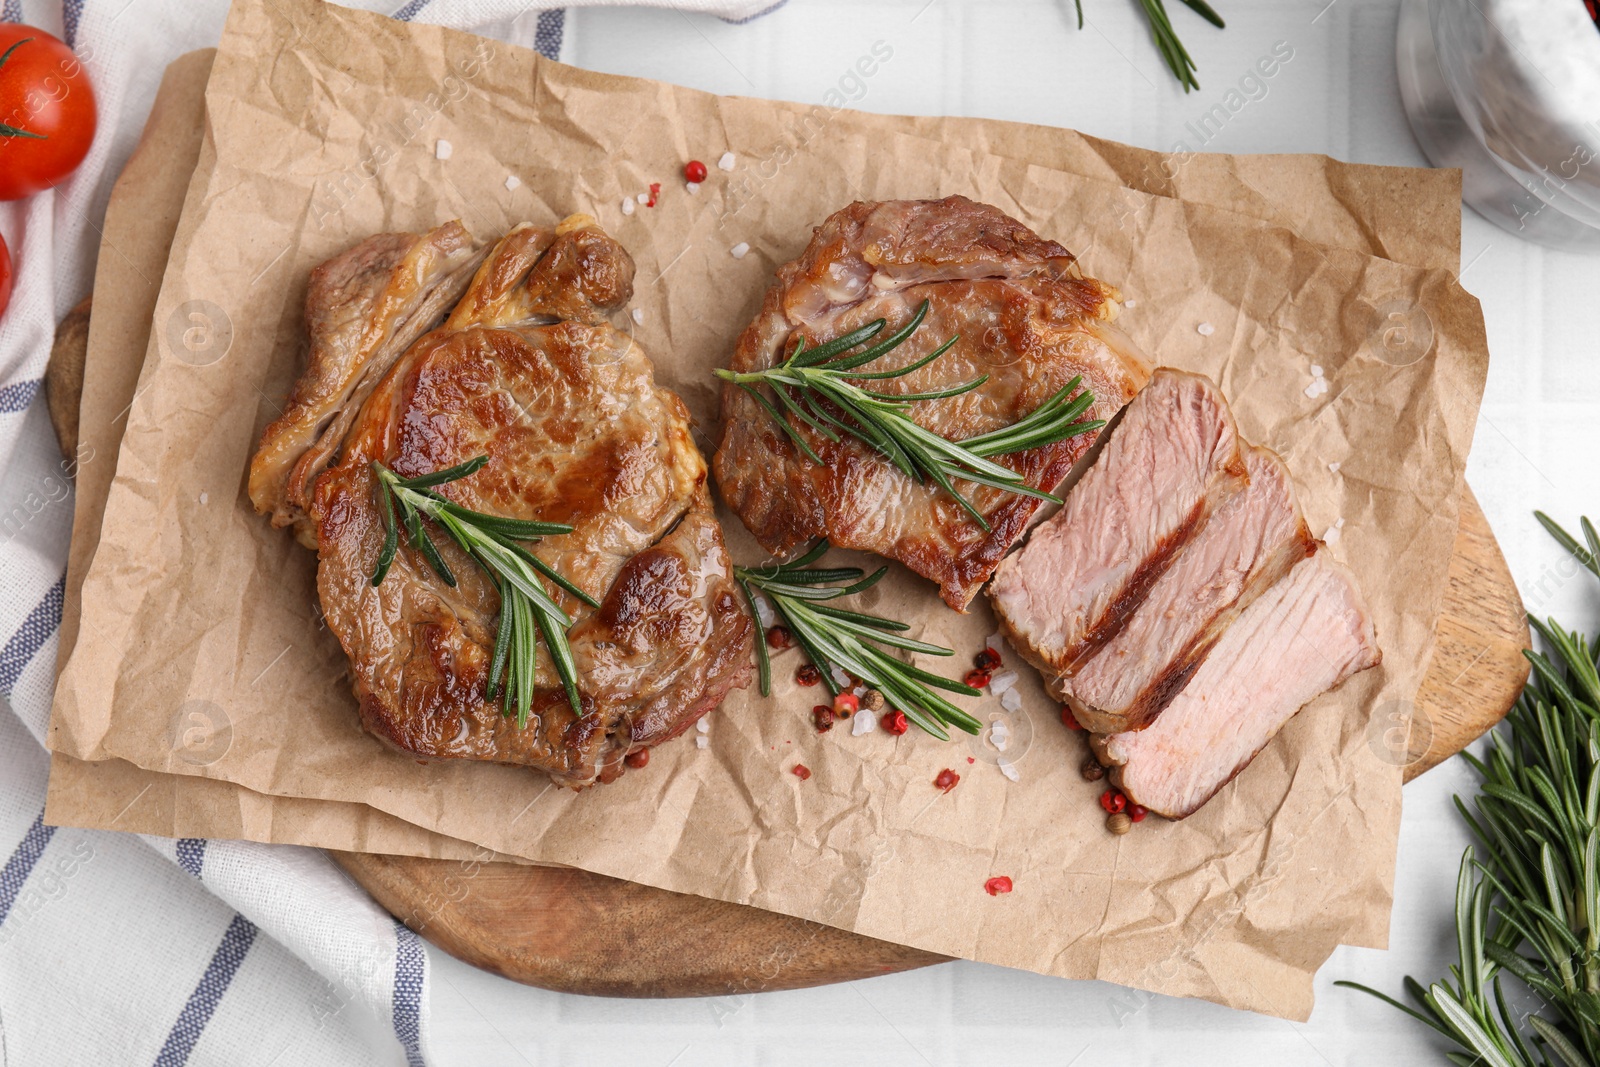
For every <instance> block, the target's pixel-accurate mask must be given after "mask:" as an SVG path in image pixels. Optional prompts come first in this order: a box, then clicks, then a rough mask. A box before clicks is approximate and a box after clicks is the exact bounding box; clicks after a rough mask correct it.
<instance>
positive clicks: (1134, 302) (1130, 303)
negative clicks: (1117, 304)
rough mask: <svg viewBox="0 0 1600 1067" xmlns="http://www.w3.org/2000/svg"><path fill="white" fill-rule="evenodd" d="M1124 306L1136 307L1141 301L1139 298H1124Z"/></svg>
mask: <svg viewBox="0 0 1600 1067" xmlns="http://www.w3.org/2000/svg"><path fill="white" fill-rule="evenodd" d="M1122 306H1123V307H1125V308H1136V307H1138V306H1139V301H1137V300H1124V301H1123V302H1122Z"/></svg>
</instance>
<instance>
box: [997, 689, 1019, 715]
mask: <svg viewBox="0 0 1600 1067" xmlns="http://www.w3.org/2000/svg"><path fill="white" fill-rule="evenodd" d="M1000 706H1001V707H1002V708H1005V709H1006V710H1007V711H1021V710H1022V694H1021V693H1019V692H1017V691H1016V690H1015V689H1007V690H1006V691H1005V692H1004V693H1001V694H1000Z"/></svg>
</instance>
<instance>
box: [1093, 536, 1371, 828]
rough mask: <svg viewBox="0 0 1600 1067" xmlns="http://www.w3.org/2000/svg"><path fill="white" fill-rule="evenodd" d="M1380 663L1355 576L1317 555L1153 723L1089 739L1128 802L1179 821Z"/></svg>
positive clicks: (1257, 609) (1255, 606) (1243, 619)
mask: <svg viewBox="0 0 1600 1067" xmlns="http://www.w3.org/2000/svg"><path fill="white" fill-rule="evenodd" d="M1381 659H1382V655H1381V653H1380V652H1379V651H1378V645H1377V641H1376V638H1375V637H1374V635H1373V629H1372V619H1371V616H1370V615H1369V614H1368V612H1367V607H1366V603H1365V602H1364V601H1363V600H1362V598H1361V593H1360V591H1359V590H1358V589H1357V588H1356V583H1355V579H1354V577H1353V576H1352V575H1351V574H1350V572H1349V571H1348V570H1347V569H1346V568H1345V567H1344V566H1343V565H1342V564H1340V563H1337V562H1335V561H1334V560H1333V559H1332V558H1331V557H1330V556H1329V555H1328V553H1327V552H1326V551H1317V552H1316V553H1315V554H1314V555H1312V556H1310V557H1309V558H1307V559H1304V560H1302V561H1301V562H1300V563H1298V564H1296V565H1295V566H1294V568H1293V569H1292V570H1291V571H1290V572H1289V573H1288V575H1287V576H1286V577H1284V578H1283V579H1282V580H1280V581H1279V582H1278V583H1277V584H1275V585H1273V586H1272V587H1271V588H1270V589H1268V590H1267V591H1266V592H1265V593H1263V594H1262V595H1261V596H1260V597H1258V598H1257V599H1256V600H1255V601H1254V602H1253V603H1252V604H1251V605H1250V606H1249V607H1247V608H1245V609H1244V611H1243V612H1242V613H1241V614H1240V615H1239V617H1238V619H1237V620H1235V621H1234V623H1233V625H1232V626H1230V627H1228V629H1227V631H1226V632H1225V633H1224V634H1223V635H1222V637H1221V639H1220V640H1218V642H1217V645H1216V647H1215V648H1214V649H1213V650H1212V652H1211V655H1209V656H1207V657H1206V659H1205V662H1203V663H1202V664H1201V665H1200V668H1199V669H1198V670H1197V671H1196V672H1195V673H1194V677H1193V678H1191V679H1190V681H1189V684H1188V686H1186V687H1185V688H1184V690H1183V692H1181V693H1179V694H1178V696H1177V697H1176V698H1175V699H1174V700H1173V701H1172V703H1171V704H1169V705H1167V708H1166V710H1165V711H1163V712H1162V713H1161V715H1160V716H1159V717H1158V718H1157V719H1156V720H1155V721H1154V722H1153V723H1151V724H1150V725H1149V726H1148V727H1146V728H1145V729H1143V730H1136V731H1131V732H1126V733H1118V734H1111V735H1109V736H1104V737H1098V738H1096V739H1095V740H1094V744H1095V748H1096V753H1097V755H1099V756H1100V758H1101V760H1102V762H1105V763H1107V764H1110V765H1111V766H1112V771H1111V781H1112V782H1113V784H1115V785H1116V786H1117V787H1118V788H1119V789H1121V790H1122V791H1123V792H1124V793H1126V794H1127V795H1128V799H1129V800H1130V801H1132V802H1133V803H1135V804H1142V805H1143V806H1144V807H1146V808H1148V809H1150V810H1151V811H1154V812H1156V813H1158V814H1161V815H1165V816H1167V817H1168V818H1172V819H1181V818H1183V817H1184V816H1186V815H1190V814H1193V813H1194V812H1195V811H1196V810H1198V809H1199V808H1200V806H1201V805H1203V804H1204V803H1205V802H1206V801H1208V800H1210V799H1211V797H1212V796H1214V795H1215V794H1216V792H1217V791H1218V790H1219V789H1221V788H1222V787H1223V786H1224V785H1226V784H1228V782H1229V781H1231V780H1232V779H1233V777H1234V776H1235V775H1237V774H1238V773H1239V772H1240V771H1242V770H1243V769H1244V768H1245V766H1246V765H1248V764H1249V763H1250V761H1251V760H1252V759H1254V758H1255V755H1256V753H1258V752H1260V751H1261V749H1262V748H1264V747H1265V746H1266V744H1267V742H1268V741H1270V740H1272V738H1273V737H1274V736H1275V735H1276V734H1277V732H1278V731H1279V730H1280V729H1282V728H1283V725H1284V723H1286V722H1288V721H1289V720H1290V719H1291V718H1292V717H1293V716H1294V714H1295V712H1297V711H1299V710H1300V709H1301V708H1302V707H1304V706H1305V705H1306V704H1308V703H1309V702H1310V701H1312V700H1313V699H1315V698H1316V697H1317V696H1319V695H1321V694H1322V693H1324V692H1326V691H1327V690H1329V689H1332V688H1333V687H1334V686H1336V685H1338V684H1339V683H1340V682H1342V681H1344V680H1345V679H1346V678H1348V677H1350V676H1351V675H1352V674H1355V673H1356V672H1358V671H1363V670H1366V669H1367V668H1368V667H1372V666H1375V665H1376V664H1377V663H1378V662H1379V661H1380V660H1381Z"/></svg>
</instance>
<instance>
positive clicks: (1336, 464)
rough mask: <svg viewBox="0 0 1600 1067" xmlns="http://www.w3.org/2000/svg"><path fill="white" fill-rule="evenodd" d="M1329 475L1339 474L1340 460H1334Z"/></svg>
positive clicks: (1330, 465) (1329, 466)
mask: <svg viewBox="0 0 1600 1067" xmlns="http://www.w3.org/2000/svg"><path fill="white" fill-rule="evenodd" d="M1328 473H1330V474H1338V473H1339V461H1338V460H1334V461H1333V462H1332V463H1330V464H1328Z"/></svg>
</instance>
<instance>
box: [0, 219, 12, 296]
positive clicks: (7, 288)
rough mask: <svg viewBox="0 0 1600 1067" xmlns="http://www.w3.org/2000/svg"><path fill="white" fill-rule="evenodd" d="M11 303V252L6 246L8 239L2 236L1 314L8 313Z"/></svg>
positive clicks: (0, 253) (0, 262) (0, 255)
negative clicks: (8, 305)
mask: <svg viewBox="0 0 1600 1067" xmlns="http://www.w3.org/2000/svg"><path fill="white" fill-rule="evenodd" d="M9 303H11V252H10V250H9V249H7V248H6V239H5V238H4V237H0V315H4V314H5V313H6V305H7V304H9Z"/></svg>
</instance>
